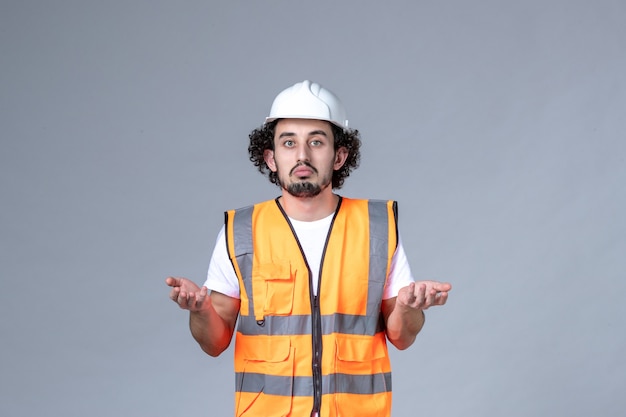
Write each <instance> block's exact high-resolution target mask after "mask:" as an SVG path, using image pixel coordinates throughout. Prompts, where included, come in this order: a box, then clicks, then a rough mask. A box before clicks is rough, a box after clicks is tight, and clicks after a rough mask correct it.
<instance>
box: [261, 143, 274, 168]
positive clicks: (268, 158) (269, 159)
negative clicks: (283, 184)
mask: <svg viewBox="0 0 626 417" xmlns="http://www.w3.org/2000/svg"><path fill="white" fill-rule="evenodd" d="M263 159H264V160H265V165H267V167H268V168H269V169H270V171H272V172H276V161H274V151H273V150H271V149H266V150H264V151H263Z"/></svg>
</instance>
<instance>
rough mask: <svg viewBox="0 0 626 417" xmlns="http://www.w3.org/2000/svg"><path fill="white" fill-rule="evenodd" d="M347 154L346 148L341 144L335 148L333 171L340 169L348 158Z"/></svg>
mask: <svg viewBox="0 0 626 417" xmlns="http://www.w3.org/2000/svg"><path fill="white" fill-rule="evenodd" d="M348 154H349V151H348V149H347V148H345V147H343V146H342V147H341V148H339V149H337V152H335V163H334V165H333V169H334V170H335V171H337V170H338V169H340V168H341V167H342V166H343V164H345V163H346V160H347V159H348Z"/></svg>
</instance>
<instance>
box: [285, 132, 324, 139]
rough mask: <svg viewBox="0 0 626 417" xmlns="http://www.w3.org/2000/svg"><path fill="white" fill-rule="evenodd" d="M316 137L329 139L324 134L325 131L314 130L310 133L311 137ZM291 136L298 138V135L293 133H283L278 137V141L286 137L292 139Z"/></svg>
mask: <svg viewBox="0 0 626 417" xmlns="http://www.w3.org/2000/svg"><path fill="white" fill-rule="evenodd" d="M316 135H319V136H324V137H328V134H327V133H326V132H324V131H323V130H312V131H310V132H309V136H316ZM291 136H296V134H295V133H293V132H283V133H281V134H280V135H278V139H281V138H284V137H291Z"/></svg>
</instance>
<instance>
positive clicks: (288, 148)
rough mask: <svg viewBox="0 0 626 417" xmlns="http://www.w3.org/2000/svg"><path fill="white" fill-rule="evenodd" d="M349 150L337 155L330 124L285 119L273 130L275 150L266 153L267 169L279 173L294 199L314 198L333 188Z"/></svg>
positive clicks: (285, 188)
mask: <svg viewBox="0 0 626 417" xmlns="http://www.w3.org/2000/svg"><path fill="white" fill-rule="evenodd" d="M346 157H347V150H346V149H345V148H340V149H338V150H337V152H335V149H334V136H333V131H332V128H331V126H330V123H329V122H326V121H322V120H310V119H282V120H279V121H278V123H277V124H276V128H275V130H274V150H273V151H271V150H266V151H265V162H266V163H267V166H268V167H269V168H270V169H271V170H272V171H274V172H276V173H277V176H278V181H279V184H280V186H281V187H282V188H283V189H284V190H285V191H287V192H288V193H289V194H291V195H293V196H295V197H315V196H316V195H318V194H319V193H320V192H322V191H323V190H324V189H327V188H328V187H329V186H330V185H331V184H332V177H333V171H334V170H336V169H339V168H341V166H342V165H343V163H344V162H345V160H346Z"/></svg>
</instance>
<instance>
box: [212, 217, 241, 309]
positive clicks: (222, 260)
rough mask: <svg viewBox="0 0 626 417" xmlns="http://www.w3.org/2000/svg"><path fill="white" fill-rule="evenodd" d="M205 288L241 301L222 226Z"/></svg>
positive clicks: (237, 281)
mask: <svg viewBox="0 0 626 417" xmlns="http://www.w3.org/2000/svg"><path fill="white" fill-rule="evenodd" d="M204 286H205V287H207V288H208V289H209V290H211V291H216V292H219V293H222V294H224V295H227V296H229V297H232V298H237V299H240V295H239V280H238V279H237V274H235V269H234V268H233V264H232V263H231V262H230V258H229V257H228V251H227V249H226V234H225V227H224V226H222V228H221V229H220V232H219V233H218V235H217V239H216V241H215V249H213V255H212V256H211V262H210V263H209V270H208V272H207V278H206V281H205V283H204Z"/></svg>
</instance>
